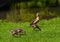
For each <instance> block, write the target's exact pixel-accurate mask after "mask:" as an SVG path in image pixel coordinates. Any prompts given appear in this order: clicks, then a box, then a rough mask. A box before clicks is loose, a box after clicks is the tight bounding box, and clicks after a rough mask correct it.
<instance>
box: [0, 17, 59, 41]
mask: <svg viewBox="0 0 60 42" xmlns="http://www.w3.org/2000/svg"><path fill="white" fill-rule="evenodd" d="M29 24H30V23H29V22H25V23H21V22H19V23H11V22H1V21H0V42H60V18H54V19H51V20H40V22H39V23H38V25H39V27H40V28H41V31H34V30H33V29H32V27H30V26H29ZM15 28H23V29H24V30H25V31H26V35H21V36H17V37H15V36H12V35H11V33H10V30H11V29H15Z"/></svg>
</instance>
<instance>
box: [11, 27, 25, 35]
mask: <svg viewBox="0 0 60 42" xmlns="http://www.w3.org/2000/svg"><path fill="white" fill-rule="evenodd" d="M23 31H24V30H23V29H20V28H17V29H14V30H11V34H12V35H18V34H20V33H23Z"/></svg>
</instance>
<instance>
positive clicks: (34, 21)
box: [30, 13, 41, 30]
mask: <svg viewBox="0 0 60 42" xmlns="http://www.w3.org/2000/svg"><path fill="white" fill-rule="evenodd" d="M38 22H39V13H37V14H36V18H35V19H34V20H33V22H32V23H31V24H30V26H31V27H33V28H34V29H35V28H37V29H39V30H41V29H40V28H39V26H38V25H37V23H38Z"/></svg>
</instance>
